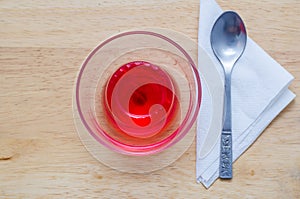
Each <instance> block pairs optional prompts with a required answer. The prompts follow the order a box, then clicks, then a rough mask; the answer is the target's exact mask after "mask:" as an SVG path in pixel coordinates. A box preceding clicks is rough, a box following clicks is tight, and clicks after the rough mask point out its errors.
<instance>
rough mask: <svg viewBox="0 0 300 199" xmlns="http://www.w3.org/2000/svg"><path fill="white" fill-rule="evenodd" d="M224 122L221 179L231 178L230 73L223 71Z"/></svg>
mask: <svg viewBox="0 0 300 199" xmlns="http://www.w3.org/2000/svg"><path fill="white" fill-rule="evenodd" d="M225 110H226V112H225V121H224V125H223V129H222V134H221V151H220V168H219V169H220V171H219V176H220V178H222V179H231V178H232V122H231V71H230V72H228V71H226V70H225Z"/></svg>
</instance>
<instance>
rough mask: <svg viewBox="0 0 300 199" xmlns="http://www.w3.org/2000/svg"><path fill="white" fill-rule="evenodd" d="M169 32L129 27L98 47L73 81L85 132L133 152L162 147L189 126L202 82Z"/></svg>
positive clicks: (138, 153)
mask: <svg viewBox="0 0 300 199" xmlns="http://www.w3.org/2000/svg"><path fill="white" fill-rule="evenodd" d="M187 52H188V51H186V50H185V49H183V48H182V47H181V46H180V45H179V44H178V43H176V42H175V41H173V40H171V39H169V38H168V37H167V36H165V35H162V34H159V33H155V32H152V31H129V32H124V33H120V34H118V35H115V36H112V37H110V38H109V39H107V40H105V41H104V42H102V43H101V44H100V45H98V46H97V47H96V48H95V49H94V50H93V51H92V52H91V53H90V54H89V55H88V57H87V58H86V60H85V61H84V63H83V65H82V67H81V69H80V71H79V74H78V78H77V81H76V89H75V90H76V98H75V100H76V104H77V109H78V113H79V116H80V119H81V121H82V123H83V125H84V127H85V128H86V130H87V131H88V132H89V134H90V135H91V136H92V137H93V138H94V139H95V140H97V142H99V143H100V144H102V145H104V146H105V147H107V148H108V149H110V150H112V151H115V152H118V153H121V154H125V155H133V156H145V155H150V154H155V153H158V152H161V151H164V150H166V149H167V148H169V147H171V146H173V145H174V144H175V143H177V142H178V141H180V140H181V139H182V138H183V137H184V136H186V134H187V133H188V132H189V130H190V129H191V127H192V125H193V123H194V122H195V119H196V117H197V114H198V112H199V108H200V102H201V82H200V77H199V74H198V70H197V67H196V65H195V63H194V62H193V60H192V58H191V57H190V55H189V54H188V53H187Z"/></svg>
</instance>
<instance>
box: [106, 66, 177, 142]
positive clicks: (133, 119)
mask: <svg viewBox="0 0 300 199" xmlns="http://www.w3.org/2000/svg"><path fill="white" fill-rule="evenodd" d="M175 93H176V88H175V86H174V82H173V81H172V80H171V78H170V76H169V75H168V74H167V73H166V72H165V71H163V70H162V69H160V68H159V67H157V66H155V65H152V64H150V63H148V62H143V61H135V62H130V63H127V64H125V65H123V66H121V67H120V68H119V69H118V70H117V71H115V73H114V74H113V75H112V76H111V78H110V79H109V81H108V82H107V85H106V90H105V95H104V96H105V101H106V105H105V107H106V113H107V116H108V118H109V119H108V121H109V122H110V123H111V125H112V126H114V127H115V129H116V130H117V132H118V133H119V134H116V133H114V134H113V135H109V137H110V138H111V139H114V140H116V141H117V142H121V143H122V144H129V145H131V146H141V145H143V144H146V145H147V144H155V143H157V142H160V141H162V140H163V139H165V138H167V137H168V136H170V134H171V133H172V132H171V133H170V132H169V133H165V132H164V130H165V129H166V128H167V127H168V126H169V125H170V124H171V123H172V122H173V120H174V118H176V114H177V113H178V111H177V110H178V108H179V102H178V98H177V96H176V94H175ZM164 134H165V135H164Z"/></svg>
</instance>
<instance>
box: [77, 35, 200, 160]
mask: <svg viewBox="0 0 300 199" xmlns="http://www.w3.org/2000/svg"><path fill="white" fill-rule="evenodd" d="M129 35H150V36H154V37H158V38H160V39H163V40H165V41H167V42H168V43H170V44H171V45H173V46H175V47H176V48H177V49H178V50H179V51H180V52H181V53H182V54H183V55H184V56H185V58H186V59H187V61H188V63H189V65H190V67H191V69H192V72H193V75H194V79H195V83H196V85H195V87H196V94H195V95H196V97H195V99H196V101H195V102H194V106H193V107H189V109H188V111H187V113H186V114H185V116H184V119H183V120H182V122H181V123H180V125H179V127H178V128H177V129H176V130H175V131H174V132H173V133H172V134H171V135H170V136H168V137H167V138H164V140H161V141H159V142H157V143H154V144H151V147H152V148H153V147H155V146H156V147H157V144H159V145H161V147H159V148H155V150H149V151H148V150H147V151H144V150H140V149H141V148H143V149H145V148H148V147H150V146H147V145H144V146H131V145H128V144H122V145H124V146H126V147H127V148H130V149H132V151H128V150H124V149H123V148H121V147H120V146H119V144H120V143H114V142H111V139H109V140H107V142H109V143H111V144H112V145H113V146H117V148H116V147H112V146H111V145H110V144H107V142H105V141H103V140H102V139H101V138H100V137H99V136H97V134H96V133H95V132H94V131H93V130H92V129H91V128H90V126H89V124H88V123H87V121H86V119H85V116H84V114H83V112H82V109H81V106H80V94H79V93H80V83H81V78H82V75H83V73H84V71H85V69H86V66H87V64H88V63H89V61H90V60H91V58H92V57H93V56H94V55H95V54H96V53H97V52H98V50H99V49H101V48H102V47H103V46H105V45H106V44H108V43H109V42H111V41H113V40H116V39H118V38H120V37H124V36H129ZM75 91H76V98H75V100H76V105H77V110H78V113H79V116H80V120H81V121H82V123H83V124H84V126H85V128H86V129H87V130H88V132H89V134H90V135H92V136H93V137H94V138H95V139H96V140H97V141H98V142H100V143H101V144H102V145H104V146H106V147H107V148H109V149H111V150H113V151H115V152H118V153H121V154H125V155H150V154H155V153H158V152H161V151H163V150H165V149H167V148H168V147H170V146H172V145H174V144H176V143H177V142H178V141H180V140H181V139H182V138H183V137H184V136H185V135H186V134H187V133H188V131H189V130H190V129H191V127H192V126H193V124H194V122H195V120H196V118H197V116H198V113H199V110H200V105H201V99H202V86H201V80H200V75H199V72H198V70H197V67H196V65H195V63H194V61H193V59H192V58H191V57H190V55H189V54H188V53H187V52H186V51H185V50H184V49H183V48H182V47H181V46H180V45H179V44H178V43H176V42H175V41H173V40H172V39H170V38H168V37H166V36H164V35H162V34H160V33H155V32H152V31H145V30H134V31H126V32H122V33H118V34H116V35H114V36H111V37H109V38H108V39H106V40H104V41H103V42H101V43H100V44H98V45H97V46H96V48H94V49H93V50H92V51H91V52H90V53H89V55H88V56H87V57H86V58H85V60H84V62H83V63H82V64H81V68H80V70H79V72H78V75H77V80H76V88H75ZM190 95H191V94H190ZM191 100H192V98H190V102H189V104H192V103H193V102H191ZM192 111H193V113H192ZM191 114H192V115H191ZM92 118H93V117H92ZM94 122H96V121H94ZM96 123H97V122H96ZM96 127H98V128H100V127H99V126H98V125H96ZM98 131H100V132H101V133H102V135H104V137H105V135H106V133H103V131H104V130H103V129H101V128H100V129H98ZM179 132H181V133H180V135H179V136H177V134H178V133H179ZM176 136H177V137H176ZM106 139H107V138H106Z"/></svg>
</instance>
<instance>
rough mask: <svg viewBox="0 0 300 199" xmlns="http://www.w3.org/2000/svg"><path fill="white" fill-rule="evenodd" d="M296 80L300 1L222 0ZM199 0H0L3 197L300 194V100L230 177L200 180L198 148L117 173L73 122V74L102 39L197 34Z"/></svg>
mask: <svg viewBox="0 0 300 199" xmlns="http://www.w3.org/2000/svg"><path fill="white" fill-rule="evenodd" d="M218 2H219V4H220V5H221V6H222V8H223V9H231V10H236V11H238V12H239V13H240V14H241V16H242V17H243V18H244V19H245V21H246V25H247V28H248V33H249V35H250V36H251V37H252V38H253V39H254V40H255V41H256V42H257V43H258V44H259V45H261V46H262V47H263V48H264V49H265V50H266V51H267V52H268V53H270V55H271V56H272V57H274V58H275V59H276V60H277V61H278V62H279V63H280V64H282V65H283V67H284V68H286V69H287V70H288V71H289V72H291V73H292V74H293V75H294V76H295V80H294V82H293V83H292V85H291V86H290V89H291V90H292V91H293V92H295V93H296V94H297V95H300V80H299V79H300V67H299V64H300V58H299V54H300V48H299V45H300V43H299V38H300V32H299V27H300V17H299V14H300V13H299V10H300V2H299V1H298V0H277V1H273V0H261V1H252V0H231V1H225V0H218ZM198 12H199V1H198V0H184V1H183V0H166V1H158V0H151V1H142V0H134V1H132V0H115V1H94V0H89V1H88V0H85V1H75V0H73V1H66V0H64V1H61V0H52V1H49V0H45V1H32V0H23V1H17V0H10V1H8V0H2V1H1V2H0V104H1V106H0V198H87V197H88V198H300V134H299V132H300V102H299V100H298V99H297V98H296V99H295V100H294V101H293V102H292V103H291V104H290V105H289V106H288V107H287V108H286V109H285V110H284V111H283V112H282V113H281V114H280V115H279V116H278V117H277V118H276V119H275V120H274V121H273V122H272V123H271V124H270V125H269V127H268V128H267V129H266V130H265V131H264V133H263V134H262V135H261V136H260V138H259V139H258V140H257V141H256V142H255V144H253V146H252V147H251V148H250V149H248V151H247V152H246V153H245V154H244V155H243V156H242V157H241V158H239V160H238V161H237V162H236V163H235V164H234V179H233V180H232V181H229V182H228V181H220V180H218V181H217V182H216V183H215V184H214V185H213V186H212V187H211V188H210V189H208V190H206V189H205V188H204V187H203V186H201V185H199V184H196V182H195V144H193V146H192V147H191V148H190V149H189V150H188V151H187V152H186V153H185V154H184V155H183V156H182V157H181V158H180V159H179V160H178V161H176V162H175V163H173V164H172V165H170V166H169V167H167V168H165V169H163V170H160V171H157V172H154V173H151V174H148V175H135V174H125V173H120V172H117V171H114V170H112V169H110V168H108V167H106V166H104V165H102V164H100V163H99V162H97V161H96V160H95V159H93V158H92V157H91V156H90V154H89V153H88V152H86V151H85V149H84V147H83V145H82V144H81V142H80V140H79V138H78V136H77V133H76V131H75V129H74V125H73V117H72V109H71V105H72V103H71V97H72V88H73V83H74V79H75V77H76V74H77V71H78V69H79V67H80V65H81V63H82V61H83V60H84V58H85V56H86V55H87V54H88V53H89V51H90V50H91V49H93V47H94V46H95V45H96V44H98V43H99V42H100V41H101V40H103V39H105V38H106V37H108V36H110V35H111V34H115V33H117V32H119V31H124V30H127V29H131V28H139V27H146V26H147V27H151V26H154V27H162V28H169V29H173V30H176V31H179V32H182V33H184V34H186V35H188V36H189V37H191V38H193V39H194V40H197V27H198V14H199V13H198Z"/></svg>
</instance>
